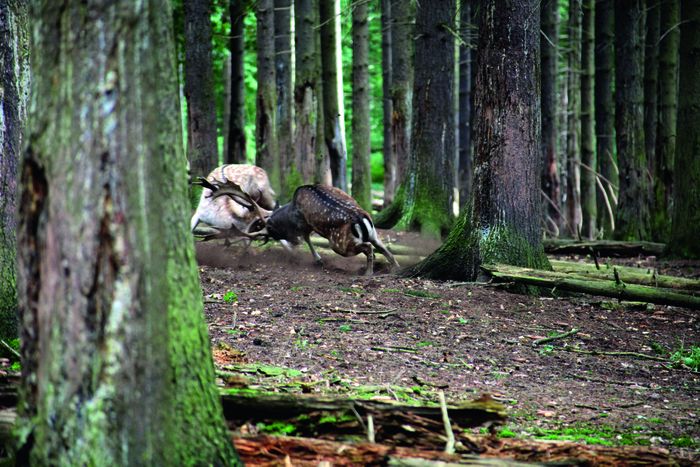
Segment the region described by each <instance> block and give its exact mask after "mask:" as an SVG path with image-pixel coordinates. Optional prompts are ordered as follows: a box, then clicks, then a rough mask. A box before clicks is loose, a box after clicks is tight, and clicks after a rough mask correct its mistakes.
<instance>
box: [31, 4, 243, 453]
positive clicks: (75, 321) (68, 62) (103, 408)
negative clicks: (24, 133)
mask: <svg viewBox="0 0 700 467" xmlns="http://www.w3.org/2000/svg"><path fill="white" fill-rule="evenodd" d="M31 16H32V24H33V28H34V33H33V36H32V39H33V44H32V46H33V47H32V70H33V76H34V77H35V81H34V83H33V85H32V94H31V95H32V100H33V104H32V114H31V118H30V119H29V121H30V125H31V126H30V130H31V133H30V134H31V135H32V144H31V146H30V147H29V149H28V150H27V152H26V153H25V158H24V161H23V163H22V170H21V172H22V183H21V192H20V200H21V202H20V203H19V204H20V222H19V226H18V235H17V245H18V248H17V252H18V271H19V274H18V291H19V294H18V295H19V302H20V317H21V323H22V357H23V360H22V390H21V400H20V406H19V414H20V417H21V420H20V428H19V429H20V431H21V432H22V433H23V436H22V439H21V442H20V443H21V446H20V449H19V452H18V457H17V463H18V464H20V465H143V464H146V465H209V464H215V465H232V464H238V462H237V458H236V455H235V452H234V450H233V446H232V444H231V440H230V437H229V434H228V430H227V428H226V426H225V424H224V419H223V413H222V410H221V403H220V400H219V397H218V394H217V391H216V387H215V385H214V368H213V364H212V360H211V354H210V349H209V339H208V336H207V330H206V324H205V322H204V316H203V313H202V297H201V290H200V288H199V280H198V277H197V268H196V264H195V261H194V250H193V245H192V239H191V237H190V233H189V229H188V228H187V225H186V219H187V217H188V211H189V209H188V205H187V186H186V183H185V180H186V173H185V166H186V164H185V162H186V159H185V157H184V154H183V153H182V146H181V145H180V141H181V139H180V105H179V99H178V94H177V89H178V83H177V78H176V72H175V61H174V59H175V50H174V41H173V30H172V21H171V11H170V3H169V2H166V1H163V0H157V1H144V2H138V3H136V2H133V3H132V2H127V3H115V2H111V1H102V2H99V4H96V3H91V4H90V5H85V4H78V2H32V11H31ZM47 70H51V72H50V73H47Z"/></svg>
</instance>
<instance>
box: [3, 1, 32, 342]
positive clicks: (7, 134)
mask: <svg viewBox="0 0 700 467" xmlns="http://www.w3.org/2000/svg"><path fill="white" fill-rule="evenodd" d="M28 57H29V30H28V17H27V5H26V2H24V1H21V0H12V1H3V2H0V150H1V151H0V154H1V156H0V339H5V340H9V339H14V338H16V337H17V285H16V284H17V271H16V266H15V261H16V248H17V245H16V243H17V241H16V230H17V218H16V211H17V180H18V176H19V174H18V168H19V164H20V159H21V151H22V145H23V141H24V138H23V134H24V125H25V121H26V117H27V100H28V95H29V85H30V82H29V81H30V80H29V78H30V74H29V60H28Z"/></svg>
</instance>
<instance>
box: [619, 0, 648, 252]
mask: <svg viewBox="0 0 700 467" xmlns="http://www.w3.org/2000/svg"><path fill="white" fill-rule="evenodd" d="M644 25H645V2H644V0H617V1H616V2H615V129H616V133H617V155H618V163H619V167H620V195H619V202H618V208H617V222H616V224H617V225H616V229H615V238H617V239H618V240H649V239H650V238H651V236H650V235H649V233H650V231H649V227H650V218H649V217H650V216H649V196H650V190H649V174H648V167H647V158H646V153H645V151H644V74H643V64H644V32H645V26H644Z"/></svg>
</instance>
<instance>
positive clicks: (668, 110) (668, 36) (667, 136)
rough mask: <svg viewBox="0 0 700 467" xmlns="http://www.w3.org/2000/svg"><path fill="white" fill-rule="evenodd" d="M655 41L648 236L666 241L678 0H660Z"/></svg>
mask: <svg viewBox="0 0 700 467" xmlns="http://www.w3.org/2000/svg"><path fill="white" fill-rule="evenodd" d="M660 8H661V25H660V28H659V31H660V34H661V37H660V41H659V96H658V99H659V114H658V127H657V133H656V157H655V158H654V162H655V163H654V193H653V197H654V211H653V214H652V238H653V239H654V240H657V241H668V239H669V235H670V232H671V199H672V186H673V161H674V158H675V153H676V120H677V114H678V47H679V41H680V37H681V33H680V29H679V28H678V23H679V22H680V9H681V6H680V1H679V0H664V1H663V2H662V4H661V6H660Z"/></svg>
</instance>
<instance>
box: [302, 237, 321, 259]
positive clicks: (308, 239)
mask: <svg viewBox="0 0 700 467" xmlns="http://www.w3.org/2000/svg"><path fill="white" fill-rule="evenodd" d="M304 240H306V244H307V245H309V250H311V254H312V255H314V261H316V264H318V265H319V266H323V260H322V259H321V255H319V254H318V252H317V251H316V249H315V248H314V246H313V244H312V243H311V238H310V237H309V234H305V235H304Z"/></svg>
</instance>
